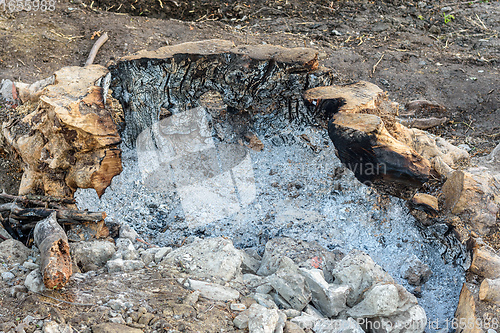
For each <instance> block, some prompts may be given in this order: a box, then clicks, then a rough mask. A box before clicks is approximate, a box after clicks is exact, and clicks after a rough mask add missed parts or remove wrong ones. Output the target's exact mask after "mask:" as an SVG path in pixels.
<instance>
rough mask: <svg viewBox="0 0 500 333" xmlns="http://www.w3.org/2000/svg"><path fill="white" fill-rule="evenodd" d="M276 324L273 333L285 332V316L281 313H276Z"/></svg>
mask: <svg viewBox="0 0 500 333" xmlns="http://www.w3.org/2000/svg"><path fill="white" fill-rule="evenodd" d="M278 316H279V318H278V323H277V324H276V328H275V329H274V333H283V332H284V330H285V323H286V314H284V313H283V312H281V311H278Z"/></svg>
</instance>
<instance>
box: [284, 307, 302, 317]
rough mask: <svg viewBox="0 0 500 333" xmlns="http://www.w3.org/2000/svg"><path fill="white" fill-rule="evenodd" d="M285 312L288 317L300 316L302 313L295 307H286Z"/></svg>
mask: <svg viewBox="0 0 500 333" xmlns="http://www.w3.org/2000/svg"><path fill="white" fill-rule="evenodd" d="M283 312H284V313H285V314H286V317H287V318H295V317H298V316H300V315H301V314H302V312H301V311H298V310H295V309H286V310H283Z"/></svg>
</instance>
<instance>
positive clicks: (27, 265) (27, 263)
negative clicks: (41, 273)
mask: <svg viewBox="0 0 500 333" xmlns="http://www.w3.org/2000/svg"><path fill="white" fill-rule="evenodd" d="M23 267H24V268H26V269H27V270H29V271H32V270H34V269H37V268H38V267H40V266H39V265H38V264H35V263H34V262H31V261H25V262H23Z"/></svg>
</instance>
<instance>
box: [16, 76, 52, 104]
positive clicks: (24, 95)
mask: <svg viewBox="0 0 500 333" xmlns="http://www.w3.org/2000/svg"><path fill="white" fill-rule="evenodd" d="M55 79H56V77H55V75H51V76H49V77H48V78H45V79H42V80H39V81H36V82H35V83H32V84H27V83H24V82H16V88H17V94H18V96H19V98H20V99H21V101H22V102H23V103H26V102H28V101H33V102H38V99H39V98H40V95H41V94H42V93H43V89H44V88H45V87H47V86H49V85H51V84H54V82H55Z"/></svg>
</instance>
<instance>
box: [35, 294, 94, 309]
mask: <svg viewBox="0 0 500 333" xmlns="http://www.w3.org/2000/svg"><path fill="white" fill-rule="evenodd" d="M33 293H34V294H37V295H40V296H43V297H47V298H50V299H52V300H54V301H58V302H61V303H66V304H71V305H76V306H95V304H87V303H75V302H70V301H65V300H63V299H59V298H55V297H52V296H49V295H45V294H42V293H39V292H36V291H33Z"/></svg>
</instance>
